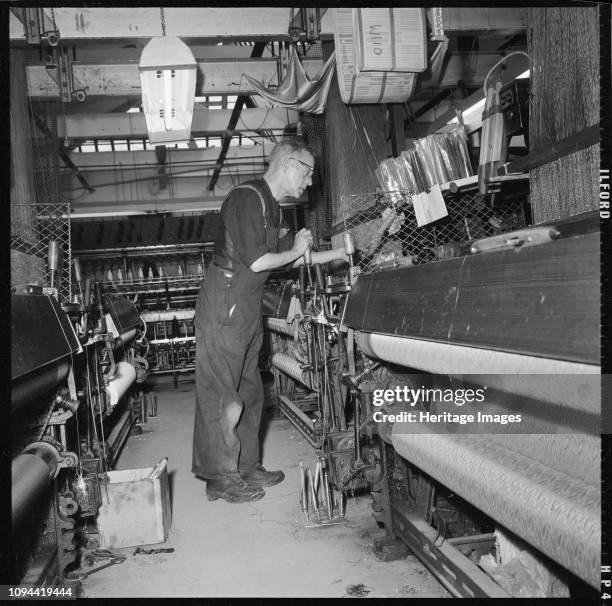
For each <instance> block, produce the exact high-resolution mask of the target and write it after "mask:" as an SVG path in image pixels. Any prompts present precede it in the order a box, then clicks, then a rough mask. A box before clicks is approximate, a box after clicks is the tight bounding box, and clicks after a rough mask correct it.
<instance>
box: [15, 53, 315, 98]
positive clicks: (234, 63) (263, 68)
mask: <svg viewBox="0 0 612 606" xmlns="http://www.w3.org/2000/svg"><path fill="white" fill-rule="evenodd" d="M302 64H303V65H304V70H305V71H306V74H307V75H308V76H309V77H310V78H313V77H314V76H315V75H316V74H317V72H318V71H319V70H320V69H321V67H322V63H321V59H320V58H313V59H304V60H303V61H302ZM277 65H278V60H277V58H274V57H264V58H259V59H227V60H221V59H211V60H199V61H198V78H197V83H196V93H195V94H196V96H197V97H199V96H204V95H221V94H230V95H231V94H241V95H251V94H255V93H256V91H255V89H253V87H252V86H251V85H250V84H249V83H248V82H247V81H246V79H245V78H243V77H242V74H248V75H249V76H251V77H252V78H255V80H259V81H260V82H265V83H267V84H268V85H273V86H277V85H278V71H277ZM26 73H27V82H28V95H30V96H31V97H57V96H58V95H59V89H58V87H57V84H56V82H55V81H54V80H53V79H52V78H51V77H50V76H49V74H48V72H47V69H46V68H45V66H44V65H30V66H28V67H27V68H26ZM72 73H73V76H74V78H76V79H77V80H78V81H79V82H80V83H81V85H82V86H83V88H85V91H86V94H87V95H88V96H90V95H105V96H109V95H115V96H121V97H129V96H133V97H139V96H140V94H141V90H140V75H139V73H138V62H137V61H132V62H126V63H110V62H105V63H102V62H101V63H78V62H73V63H72Z"/></svg>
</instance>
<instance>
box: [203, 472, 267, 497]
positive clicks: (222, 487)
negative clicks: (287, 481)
mask: <svg viewBox="0 0 612 606" xmlns="http://www.w3.org/2000/svg"><path fill="white" fill-rule="evenodd" d="M264 494H266V493H265V492H264V491H263V489H262V488H259V487H257V486H251V485H249V484H247V483H246V482H245V481H244V480H243V479H242V478H241V477H240V474H239V473H237V472H236V473H233V474H230V475H227V476H226V477H224V478H223V479H219V480H207V481H206V496H207V497H208V500H209V501H216V500H217V499H225V500H226V501H227V502H228V503H250V502H251V501H258V500H259V499H261V497H263V496H264Z"/></svg>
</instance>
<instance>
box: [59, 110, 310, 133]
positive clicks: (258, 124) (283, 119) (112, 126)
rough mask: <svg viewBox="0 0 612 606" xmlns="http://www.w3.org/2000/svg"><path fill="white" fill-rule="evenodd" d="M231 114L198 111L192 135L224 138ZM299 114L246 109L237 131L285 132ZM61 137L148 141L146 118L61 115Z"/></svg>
mask: <svg viewBox="0 0 612 606" xmlns="http://www.w3.org/2000/svg"><path fill="white" fill-rule="evenodd" d="M231 114H232V110H231V109H227V110H226V109H214V110H207V109H199V110H195V111H194V112H193V122H192V125H191V134H192V136H199V135H223V134H224V133H225V131H226V129H227V123H228V121H229V119H230V116H231ZM298 119H299V113H298V112H297V111H295V110H292V109H283V108H269V109H266V108H263V107H257V108H253V109H244V110H243V111H242V115H241V118H240V121H239V122H238V124H237V125H236V129H235V132H237V133H251V132H253V131H256V130H261V129H265V130H266V131H268V130H283V129H284V128H286V126H287V125H288V124H293V123H296V122H297V121H298ZM57 133H58V137H60V138H61V137H65V138H68V139H71V140H72V139H96V138H98V139H143V138H148V136H149V134H148V131H147V125H146V122H145V116H144V114H143V113H140V112H133V113H111V114H73V115H67V116H58V119H57Z"/></svg>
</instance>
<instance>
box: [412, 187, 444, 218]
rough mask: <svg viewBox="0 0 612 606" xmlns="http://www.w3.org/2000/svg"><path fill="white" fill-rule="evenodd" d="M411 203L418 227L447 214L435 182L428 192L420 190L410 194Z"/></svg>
mask: <svg viewBox="0 0 612 606" xmlns="http://www.w3.org/2000/svg"><path fill="white" fill-rule="evenodd" d="M412 204H413V206H414V214H415V216H416V221H417V225H418V226H419V227H422V226H423V225H427V224H428V223H433V222H434V221H437V220H438V219H441V218H442V217H446V216H448V210H446V204H445V203H444V198H443V197H442V192H441V191H440V186H439V185H437V184H436V185H433V186H432V187H431V189H430V190H429V193H428V194H427V193H425V192H422V193H420V194H417V195H416V196H412Z"/></svg>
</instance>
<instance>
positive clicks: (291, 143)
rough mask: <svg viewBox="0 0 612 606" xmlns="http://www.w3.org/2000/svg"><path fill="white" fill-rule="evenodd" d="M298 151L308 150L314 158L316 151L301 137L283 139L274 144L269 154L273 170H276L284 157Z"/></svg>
mask: <svg viewBox="0 0 612 606" xmlns="http://www.w3.org/2000/svg"><path fill="white" fill-rule="evenodd" d="M296 152H297V153H299V152H308V153H309V154H310V155H312V157H313V158H314V153H313V152H312V150H311V149H310V148H309V147H308V145H306V143H304V142H303V141H300V140H299V139H282V140H281V141H279V142H278V143H277V144H276V145H275V146H274V149H273V150H272V151H271V152H270V155H269V156H268V165H269V168H270V169H271V170H273V171H274V170H276V168H277V167H278V164H279V163H280V161H281V160H283V158H287V157H288V156H292V155H293V154H295V153H296Z"/></svg>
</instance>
